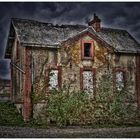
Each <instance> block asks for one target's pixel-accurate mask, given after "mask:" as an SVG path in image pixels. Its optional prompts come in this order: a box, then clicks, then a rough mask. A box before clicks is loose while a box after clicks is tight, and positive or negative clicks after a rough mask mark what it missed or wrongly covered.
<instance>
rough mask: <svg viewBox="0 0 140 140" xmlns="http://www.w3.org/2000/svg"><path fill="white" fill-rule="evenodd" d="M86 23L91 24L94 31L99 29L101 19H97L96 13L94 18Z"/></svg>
mask: <svg viewBox="0 0 140 140" xmlns="http://www.w3.org/2000/svg"><path fill="white" fill-rule="evenodd" d="M88 25H89V26H92V27H93V28H94V29H95V31H96V32H100V31H101V19H99V18H98V16H96V14H94V19H93V20H91V21H90V22H88Z"/></svg>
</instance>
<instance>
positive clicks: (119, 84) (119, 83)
mask: <svg viewBox="0 0 140 140" xmlns="http://www.w3.org/2000/svg"><path fill="white" fill-rule="evenodd" d="M123 88H124V72H123V71H117V72H116V89H117V90H118V91H121V90H122V89H123Z"/></svg>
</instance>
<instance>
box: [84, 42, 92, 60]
mask: <svg viewBox="0 0 140 140" xmlns="http://www.w3.org/2000/svg"><path fill="white" fill-rule="evenodd" d="M93 49H94V48H93V41H88V42H87V41H83V43H82V59H93V51H94V50H93Z"/></svg>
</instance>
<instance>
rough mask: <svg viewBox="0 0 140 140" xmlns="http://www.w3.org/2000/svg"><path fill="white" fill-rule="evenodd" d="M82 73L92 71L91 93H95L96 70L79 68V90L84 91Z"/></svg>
mask: <svg viewBox="0 0 140 140" xmlns="http://www.w3.org/2000/svg"><path fill="white" fill-rule="evenodd" d="M84 71H92V73H93V93H96V68H92V67H83V68H80V90H82V91H83V90H84V89H83V72H84Z"/></svg>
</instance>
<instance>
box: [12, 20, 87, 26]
mask: <svg viewBox="0 0 140 140" xmlns="http://www.w3.org/2000/svg"><path fill="white" fill-rule="evenodd" d="M14 20H18V21H25V22H32V23H38V24H45V25H51V26H53V27H78V26H79V27H87V26H86V25H82V24H63V23H62V24H55V25H54V24H53V23H49V22H43V21H39V20H34V19H23V18H11V21H14Z"/></svg>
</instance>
